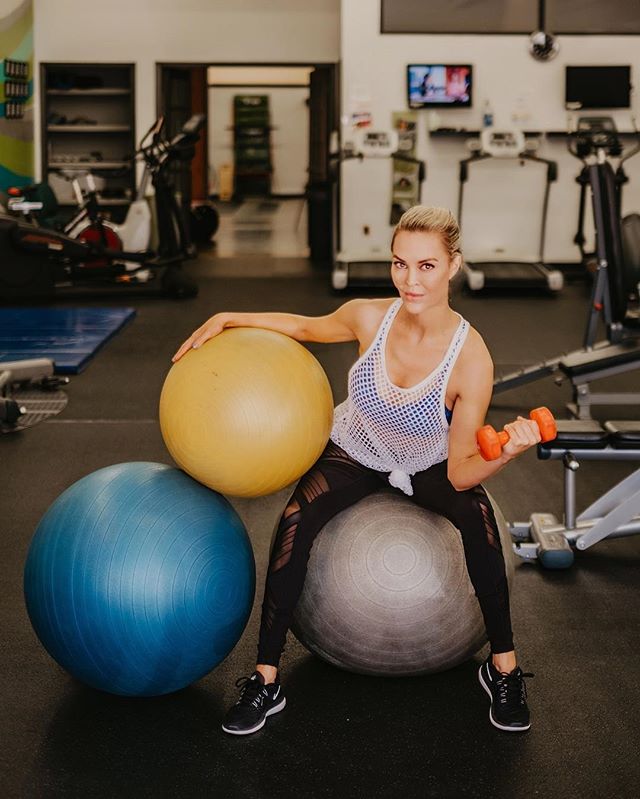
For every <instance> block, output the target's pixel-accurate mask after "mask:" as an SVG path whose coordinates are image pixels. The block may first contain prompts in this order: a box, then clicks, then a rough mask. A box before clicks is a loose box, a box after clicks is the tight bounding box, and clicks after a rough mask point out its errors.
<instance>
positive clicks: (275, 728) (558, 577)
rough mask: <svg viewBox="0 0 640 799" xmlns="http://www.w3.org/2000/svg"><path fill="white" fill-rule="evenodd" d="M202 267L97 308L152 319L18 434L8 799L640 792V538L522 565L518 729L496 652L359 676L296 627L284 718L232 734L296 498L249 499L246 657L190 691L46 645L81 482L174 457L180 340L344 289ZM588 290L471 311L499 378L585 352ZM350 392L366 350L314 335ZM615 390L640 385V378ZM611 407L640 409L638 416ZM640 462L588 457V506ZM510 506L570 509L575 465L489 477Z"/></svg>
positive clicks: (9, 454) (542, 397)
mask: <svg viewBox="0 0 640 799" xmlns="http://www.w3.org/2000/svg"><path fill="white" fill-rule="evenodd" d="M210 268H211V261H209V262H208V266H207V267H206V269H205V267H204V266H202V265H201V271H202V273H203V275H202V279H201V292H200V296H199V297H198V298H197V299H195V300H190V301H185V302H173V301H170V300H164V299H141V298H138V299H136V300H135V301H132V300H131V299H127V298H122V299H121V300H109V301H99V300H93V301H90V302H92V303H95V304H119V305H124V304H127V305H133V306H135V307H136V308H137V310H138V316H137V318H136V319H135V321H134V322H133V323H132V324H131V325H129V326H128V327H127V328H126V329H125V330H123V331H122V332H121V333H120V334H119V335H118V336H117V337H116V338H115V339H114V340H113V341H111V342H110V343H109V344H108V345H107V346H106V347H105V349H104V350H103V351H102V352H101V353H100V354H99V355H98V357H97V358H96V359H95V361H94V362H92V363H91V364H90V366H89V368H88V369H87V371H86V372H85V373H84V374H82V375H79V376H77V377H75V378H74V379H73V381H72V384H71V385H70V387H69V404H68V407H67V409H66V410H65V412H64V413H63V414H62V415H61V416H59V417H58V418H56V419H55V420H51V421H49V422H46V423H44V424H42V425H40V426H38V427H35V428H33V429H31V430H28V431H26V432H24V433H22V434H16V435H13V436H10V435H5V436H2V437H1V439H0V459H1V462H2V480H1V481H0V507H1V509H2V510H1V513H2V533H1V535H0V585H1V586H2V601H1V603H0V669H1V672H0V673H1V675H2V680H1V683H0V795H1V796H2V797H67V796H68V797H83V798H84V797H87V799H88V798H89V797H151V796H153V797H165V796H166V797H224V798H225V799H231V798H233V797H242V798H243V799H244V798H247V799H253V798H254V797H255V798H258V797H260V799H262V798H263V797H265V798H267V799H271V797H273V798H274V799H275V798H276V797H301V796H308V797H390V798H392V797H437V798H438V799H440V798H444V797H451V798H452V799H460V798H461V797H482V799H485V798H486V797H513V798H514V799H520V797H523V798H524V797H559V798H562V799H565V798H566V799H568V798H569V797H581V798H583V799H584V798H586V797H605V798H606V799H608V798H609V797H630V798H631V797H637V796H639V795H640V760H639V757H638V754H639V744H638V741H639V737H638V717H639V713H640V688H639V678H640V669H639V667H638V656H639V654H640V633H639V629H640V602H639V601H638V585H639V584H640V579H639V578H640V539H638V538H629V539H626V540H618V541H612V542H606V543H602V544H599V545H597V546H596V547H594V548H593V549H592V550H589V551H587V552H585V553H582V554H580V555H579V556H578V558H577V563H576V565H575V567H574V568H573V569H572V570H571V571H567V572H555V573H550V572H546V573H545V572H542V571H540V570H539V569H538V568H537V566H535V565H532V564H521V565H520V566H519V568H518V569H517V572H516V580H515V588H514V592H513V593H514V596H513V619H514V628H515V632H516V642H517V647H518V652H519V656H520V660H521V664H522V665H523V667H524V668H525V669H526V670H529V671H533V672H534V673H535V675H536V676H535V678H534V679H532V680H530V681H529V695H530V705H531V708H532V713H533V728H532V730H531V731H530V732H529V733H528V734H525V735H518V736H517V735H513V734H508V733H501V732H499V731H498V730H495V729H494V728H493V727H491V726H490V724H489V721H488V703H487V698H486V696H485V694H484V692H483V691H482V689H481V688H480V686H479V685H478V682H477V678H476V671H477V666H478V663H479V662H480V661H481V658H482V656H483V653H482V652H480V653H478V655H477V656H476V657H475V659H474V660H472V661H469V662H468V663H465V664H463V665H461V666H460V667H458V668H456V669H454V670H452V671H449V672H446V673H442V674H438V675H435V676H431V677H421V678H408V679H382V678H372V677H362V676H358V675H354V674H349V673H346V672H343V671H340V670H338V669H336V668H334V667H332V666H329V665H327V664H325V663H323V662H322V661H320V660H318V659H316V658H315V657H313V656H311V655H310V654H308V653H307V652H306V650H304V649H303V648H302V646H301V645H300V644H299V643H298V642H297V641H295V639H293V638H291V640H290V642H289V644H288V646H287V650H286V652H285V657H284V660H283V664H282V665H283V670H282V677H283V684H284V689H285V692H286V695H287V699H288V706H287V708H286V710H285V711H284V712H283V713H281V714H279V715H278V716H276V717H273V718H272V719H270V720H269V723H268V724H267V726H266V727H265V729H263V730H262V731H261V732H259V733H257V734H256V735H254V736H251V737H249V738H234V737H231V736H227V735H225V734H224V733H223V732H222V731H221V730H220V720H221V717H222V715H223V713H224V711H225V710H226V708H227V707H228V706H229V704H230V703H231V702H232V701H234V700H235V696H236V689H235V688H234V685H233V683H234V681H235V679H236V678H237V677H238V676H240V675H243V674H248V673H250V672H251V670H252V667H253V663H254V657H255V642H256V633H257V626H258V620H259V603H260V600H261V586H262V584H263V579H264V571H265V567H266V560H267V554H268V546H269V537H270V533H271V530H272V527H273V524H274V521H275V520H276V518H277V516H278V515H279V513H280V511H281V509H282V507H283V505H284V502H285V498H286V492H280V493H279V494H276V495H273V496H270V497H266V498H263V499H256V500H244V501H234V504H235V506H236V508H237V509H238V511H239V512H240V514H241V516H242V518H243V520H244V522H245V524H246V526H247V528H248V530H249V533H250V536H251V538H252V541H253V544H254V549H255V553H256V560H257V567H258V586H259V588H258V594H257V596H256V602H255V606H254V611H253V614H252V616H251V619H250V621H249V624H248V626H247V629H246V630H245V633H244V635H243V637H242V639H241V641H240V642H239V643H238V645H237V647H236V648H235V649H234V651H233V652H232V653H231V654H230V655H229V657H228V658H227V659H226V660H225V661H224V662H223V663H222V664H221V665H220V666H219V667H218V668H217V669H216V670H215V671H214V672H213V673H211V674H210V675H209V676H207V677H206V678H205V679H203V680H202V681H200V682H199V683H198V684H197V685H194V686H193V687H190V688H188V689H186V690H184V691H181V692H179V693H177V694H174V695H172V696H167V697H164V698H159V699H150V700H133V699H122V698H117V697H113V696H109V695H106V694H101V693H98V692H95V691H93V690H91V689H88V688H85V687H83V686H82V685H80V684H78V683H77V682H75V681H74V680H72V679H71V678H70V677H68V676H67V675H66V674H65V673H64V672H63V671H62V670H61V669H60V668H59V667H57V665H56V664H55V663H54V662H53V661H52V660H51V659H50V658H49V656H48V655H47V654H46V653H45V651H44V650H43V649H42V647H41V646H40V644H39V643H38V641H37V639H36V637H35V635H34V633H33V632H32V629H31V627H30V624H29V621H28V619H27V616H26V612H25V608H24V603H23V599H22V569H23V564H24V558H25V554H26V551H27V548H28V545H29V541H30V538H31V535H32V533H33V530H34V527H35V526H36V524H37V522H38V520H39V518H40V517H41V515H42V514H43V512H44V511H45V510H46V508H47V507H48V505H49V504H50V503H51V502H52V501H53V500H54V499H55V498H56V496H57V495H58V494H59V493H60V492H61V491H62V490H63V489H64V488H66V487H67V486H68V485H70V484H71V483H72V482H74V481H75V480H77V479H79V478H80V477H82V476H83V475H85V474H87V473H88V472H90V471H93V470H94V469H98V468H100V467H102V466H106V465H108V464H112V463H117V462H123V461H133V460H151V461H161V462H167V463H169V462H170V459H169V456H168V454H167V452H166V450H165V449H164V445H163V442H162V439H161V437H160V433H159V429H158V425H157V422H156V415H157V402H158V396H159V392H160V388H161V386H162V382H163V379H164V376H165V374H166V372H167V370H168V368H169V366H170V362H169V358H170V355H171V354H172V352H173V351H174V349H175V348H176V346H177V344H178V343H179V342H180V341H181V340H182V339H183V338H184V337H185V336H186V335H187V334H188V333H190V332H191V330H192V329H193V328H194V327H195V326H197V325H198V324H200V323H201V322H202V321H203V320H204V318H206V317H207V316H208V315H210V314H211V313H213V312H215V311H217V310H222V309H236V310H250V309H254V310H272V309H280V310H288V311H294V312H300V313H309V314H321V313H325V312H327V311H329V310H331V309H332V308H334V307H336V306H337V305H338V304H339V303H340V302H341V301H342V300H341V299H340V298H338V297H335V296H332V294H331V292H330V291H329V288H328V279H327V277H326V276H324V275H320V274H317V275H315V276H314V275H313V274H311V275H310V276H308V277H301V278H297V279H296V278H271V279H252V280H247V279H245V280H242V279H236V280H234V279H230V278H224V279H216V278H215V277H211V276H210V275H208V272H209V271H210ZM586 302H587V295H586V293H585V290H584V288H583V287H582V286H580V285H570V286H568V287H567V289H566V290H565V291H564V292H563V294H562V296H560V297H557V298H549V297H545V296H535V297H526V296H521V297H514V298H504V297H498V296H490V297H486V298H484V299H476V298H470V297H467V296H465V295H457V296H455V297H454V305H455V307H456V308H457V309H458V310H460V311H461V312H462V313H463V315H465V316H466V317H467V318H468V319H469V320H470V321H471V322H472V324H474V325H475V326H476V327H477V328H478V329H479V330H480V331H481V332H482V334H483V335H484V336H485V338H486V340H487V342H488V344H489V346H490V348H491V350H492V352H493V354H494V358H495V360H496V362H497V365H498V369H504V370H506V371H508V370H510V369H511V368H512V367H513V366H514V365H517V364H529V363H532V362H534V361H536V360H537V359H539V358H541V357H549V356H552V355H554V354H555V353H557V352H559V351H563V350H570V349H572V348H574V347H576V346H578V345H579V344H580V342H581V338H582V329H583V326H584V320H585V316H586ZM311 349H312V350H313V352H314V353H315V354H316V355H317V356H318V358H319V359H320V361H321V362H322V364H323V365H324V367H325V369H326V371H327V373H328V375H329V378H330V380H331V383H332V385H333V387H334V392H335V399H336V401H339V400H341V399H342V398H343V397H344V394H345V379H346V373H347V369H348V367H349V365H350V363H351V362H352V360H353V358H354V355H355V349H354V347H353V346H352V345H332V346H325V345H313V346H312V347H311ZM615 384H616V385H618V386H628V387H633V388H634V389H636V390H637V389H638V385H637V384H638V376H637V375H633V376H626V377H623V378H617V380H616V382H615ZM569 399H570V392H569V387H568V386H567V385H562V386H560V387H558V386H556V385H555V384H554V383H553V381H551V380H549V379H546V380H543V381H540V382H538V383H535V384H532V385H530V386H527V387H524V388H521V389H518V390H517V391H513V392H510V393H509V394H504V395H500V396H499V397H497V398H496V402H495V405H494V406H493V407H492V409H491V411H490V416H489V420H490V421H491V422H492V423H494V424H496V425H501V424H502V423H504V422H505V421H507V420H508V419H509V418H510V417H511V416H513V414H514V413H515V412H520V411H522V410H526V409H528V408H530V407H533V406H535V405H538V404H542V403H544V404H547V405H549V406H550V407H551V409H552V410H553V411H554V412H556V413H557V414H558V415H559V416H562V415H563V413H564V404H565V402H566V401H568V400H569ZM599 410H601V411H602V414H601V415H600V418H607V417H609V418H635V419H638V418H640V409H639V408H637V407H636V408H629V409H619V410H618V411H616V412H613V413H612V412H610V411H609V412H607V411H605V410H604V409H599ZM633 468H634V464H626V465H625V464H585V465H584V466H583V467H582V468H581V470H580V473H579V476H578V479H579V492H578V501H579V504H580V505H581V506H583V505H584V504H585V503H587V502H589V501H591V500H592V499H594V498H595V497H596V496H597V495H598V494H599V493H600V492H601V491H602V490H603V489H604V488H606V487H608V486H609V485H612V484H613V483H614V482H616V481H617V480H618V479H620V478H621V477H622V476H623V475H625V474H627V473H629V472H630V471H631V470H632V469H633ZM488 488H489V490H490V491H491V492H492V493H493V495H494V496H495V497H496V498H497V500H498V502H499V503H500V504H501V506H502V508H503V510H504V513H505V515H506V516H507V518H508V519H515V518H518V519H525V518H528V516H529V514H530V513H531V512H533V511H536V510H547V511H551V512H555V513H556V514H558V515H560V514H561V498H562V467H561V466H560V465H559V464H557V463H543V462H539V461H538V460H537V459H536V457H535V453H527V454H526V455H524V456H523V457H522V458H520V459H519V460H518V461H516V462H515V463H513V464H511V465H510V466H509V467H508V468H507V469H505V470H503V471H502V472H501V473H500V474H498V475H497V476H495V477H494V478H493V479H492V480H491V481H490V482H489V484H488Z"/></svg>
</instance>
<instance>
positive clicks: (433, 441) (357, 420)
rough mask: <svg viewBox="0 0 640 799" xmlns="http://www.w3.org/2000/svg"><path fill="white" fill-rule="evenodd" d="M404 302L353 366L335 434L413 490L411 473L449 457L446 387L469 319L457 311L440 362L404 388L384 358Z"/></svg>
mask: <svg viewBox="0 0 640 799" xmlns="http://www.w3.org/2000/svg"><path fill="white" fill-rule="evenodd" d="M401 306H402V300H401V299H397V300H396V301H395V302H393V303H392V304H391V306H390V307H389V310H388V311H387V313H386V314H385V317H384V319H383V320H382V323H381V325H380V327H379V328H378V332H377V333H376V336H375V338H374V340H373V341H372V343H371V345H370V346H369V349H368V350H367V351H366V352H365V353H364V354H363V355H362V356H361V357H360V358H358V360H357V361H356V362H355V363H354V364H353V366H352V367H351V369H350V370H349V378H348V396H347V399H346V400H345V401H344V402H342V403H340V405H338V407H337V408H336V409H335V411H334V417H333V428H332V430H331V440H332V441H334V442H335V443H336V444H337V445H338V446H340V447H342V449H344V450H345V451H346V452H347V453H348V454H349V455H351V457H352V458H354V459H355V460H357V461H358V462H359V463H362V464H363V465H364V466H367V467H369V468H370V469H376V470H377V471H380V472H391V473H390V475H389V482H390V483H391V485H392V486H395V487H396V488H400V489H401V490H402V491H404V493H405V494H408V495H409V496H411V495H412V494H413V486H412V485H411V475H413V474H415V473H416V472H421V471H424V470H425V469H428V468H429V467H430V466H434V465H435V464H436V463H440V462H441V461H443V460H445V459H446V458H447V455H448V451H449V420H448V418H447V415H446V405H445V397H446V389H447V383H448V381H449V376H450V374H451V371H452V369H453V365H454V364H455V362H456V359H457V357H458V355H459V354H460V351H461V350H462V346H463V344H464V342H465V340H466V337H467V333H468V331H469V323H468V322H467V321H466V319H463V318H462V317H461V316H460V314H458V316H460V323H459V325H458V328H457V330H456V332H455V334H454V336H453V338H452V340H451V343H450V345H449V348H448V350H447V352H446V354H445V356H444V358H443V359H442V361H441V362H440V364H439V365H438V366H436V368H435V369H434V370H433V371H432V372H431V373H430V374H428V375H427V376H426V377H425V378H424V379H423V380H421V381H420V382H419V383H417V384H416V385H415V386H411V387H410V388H401V387H400V386H396V385H395V384H394V383H392V382H391V380H390V379H389V376H388V375H387V369H386V363H385V347H386V343H387V336H388V334H389V329H390V328H391V325H392V323H393V320H394V319H395V317H396V314H397V313H398V311H399V310H400V307H401Z"/></svg>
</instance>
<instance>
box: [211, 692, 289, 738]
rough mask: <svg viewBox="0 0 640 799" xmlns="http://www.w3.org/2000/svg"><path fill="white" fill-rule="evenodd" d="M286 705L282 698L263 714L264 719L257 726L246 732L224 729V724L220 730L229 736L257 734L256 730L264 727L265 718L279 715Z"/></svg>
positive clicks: (285, 700) (285, 699) (284, 698)
mask: <svg viewBox="0 0 640 799" xmlns="http://www.w3.org/2000/svg"><path fill="white" fill-rule="evenodd" d="M286 704H287V698H286V697H285V696H283V697H282V701H281V702H278V704H277V705H274V707H272V708H270V709H269V710H267V712H266V713H265V714H264V718H263V719H262V721H261V722H260V723H259V724H256V726H255V727H251V728H250V729H248V730H230V729H229V728H228V727H225V726H224V724H223V725H222V729H223V730H224V731H225V732H228V733H229V734H230V735H251V733H252V732H258V730H261V729H262V728H263V727H264V725H265V722H266V720H267V716H273V714H274V713H279V712H280V711H281V710H284V708H285V705H286Z"/></svg>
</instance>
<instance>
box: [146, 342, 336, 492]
mask: <svg viewBox="0 0 640 799" xmlns="http://www.w3.org/2000/svg"><path fill="white" fill-rule="evenodd" d="M332 422H333V397H332V395H331V387H330V385H329V381H328V380H327V376H326V375H325V373H324V371H323V369H322V367H321V366H320V364H319V363H318V361H317V360H316V359H315V358H314V357H313V355H312V354H311V353H310V352H309V351H308V350H307V349H305V348H304V347H303V346H302V345H301V344H299V343H298V342H297V341H295V340H294V339H292V338H289V337H288V336H284V335H282V334H281V333H274V332H273V331H271V330H263V329H258V328H248V327H238V328H230V329H227V330H223V331H222V333H220V334H219V335H217V336H215V337H214V338H212V339H210V340H209V341H207V342H206V343H205V344H204V345H202V346H201V347H199V348H198V349H192V350H190V351H189V352H187V353H186V355H184V356H183V357H182V358H180V360H179V361H177V362H176V363H175V364H174V365H173V366H172V367H171V370H170V371H169V374H168V375H167V378H166V380H165V383H164V386H163V389H162V394H161V395H160V428H161V430H162V436H163V438H164V441H165V444H166V445H167V448H168V450H169V452H170V453H171V455H172V457H173V459H174V460H175V462H176V463H177V464H178V466H180V468H181V469H184V471H185V472H187V473H188V474H190V475H191V476H192V477H193V478H195V479H196V480H198V481H199V482H201V483H203V484H204V485H206V486H208V487H209V488H212V489H213V490H214V491H219V492H221V493H223V494H229V495H231V496H236V497H258V496H263V495H264V494H271V493H272V492H274V491H279V490H280V489H281V488H284V487H285V486H287V485H289V483H292V482H294V480H297V479H298V478H299V477H301V476H302V475H303V474H304V473H305V472H306V471H307V470H308V469H309V468H310V467H311V466H312V465H313V463H315V461H316V460H317V459H318V457H319V456H320V454H321V453H322V451H323V449H324V448H325V446H326V443H327V441H328V439H329V433H330V432H331V425H332Z"/></svg>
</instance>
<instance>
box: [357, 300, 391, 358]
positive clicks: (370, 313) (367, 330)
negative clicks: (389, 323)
mask: <svg viewBox="0 0 640 799" xmlns="http://www.w3.org/2000/svg"><path fill="white" fill-rule="evenodd" d="M397 299H398V298H397V297H384V298H383V297H381V298H375V299H356V300H350V301H349V303H348V305H349V306H350V309H349V310H350V316H351V320H352V324H353V330H354V332H355V334H356V338H357V339H358V341H359V343H360V352H361V353H362V352H364V351H365V350H366V349H368V347H369V345H370V344H371V342H372V341H373V339H374V338H375V336H376V333H377V332H378V329H379V328H380V325H381V324H382V320H383V319H384V317H385V315H386V313H387V312H388V310H389V309H390V308H391V306H392V305H393V303H394V302H395V301H396V300H397Z"/></svg>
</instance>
